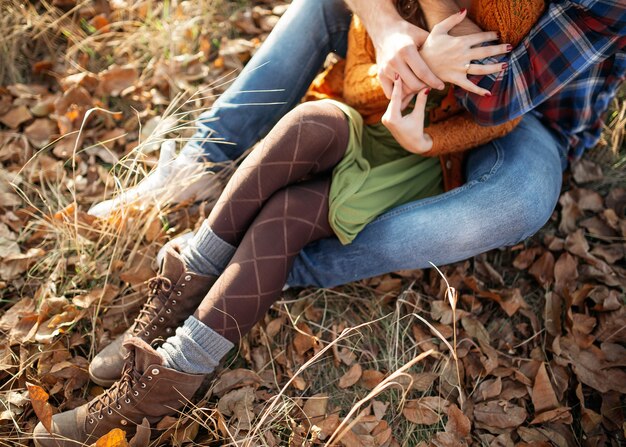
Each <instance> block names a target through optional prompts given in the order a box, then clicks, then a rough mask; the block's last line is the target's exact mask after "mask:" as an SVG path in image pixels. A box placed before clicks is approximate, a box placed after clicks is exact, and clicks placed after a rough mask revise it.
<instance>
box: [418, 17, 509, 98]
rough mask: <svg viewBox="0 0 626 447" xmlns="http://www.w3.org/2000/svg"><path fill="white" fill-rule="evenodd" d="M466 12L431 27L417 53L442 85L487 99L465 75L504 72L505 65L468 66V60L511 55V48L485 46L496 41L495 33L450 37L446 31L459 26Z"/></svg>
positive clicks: (506, 46) (482, 90) (448, 31)
mask: <svg viewBox="0 0 626 447" xmlns="http://www.w3.org/2000/svg"><path fill="white" fill-rule="evenodd" d="M466 15H467V11H465V10H462V11H461V12H457V13H454V14H452V15H451V16H450V17H448V18H446V19H445V20H443V21H442V22H440V23H438V24H437V25H435V26H434V27H433V29H432V31H431V33H430V34H429V36H428V38H427V39H426V41H425V42H424V45H423V46H422V48H421V50H420V54H421V56H422V60H423V61H424V62H426V63H427V64H428V66H429V67H432V70H433V72H434V73H435V75H436V76H438V77H439V78H440V79H442V80H443V81H445V82H450V83H452V84H455V85H458V86H459V87H461V88H463V89H465V90H467V91H468V92H472V93H476V94H478V95H482V96H485V95H487V96H488V95H490V92H489V91H488V90H485V89H483V88H480V87H478V86H477V85H476V84H474V83H473V82H471V81H470V80H468V79H467V75H468V74H472V75H487V74H492V73H498V72H499V71H502V70H504V69H506V64H484V65H482V64H472V63H471V61H472V60H479V59H484V58H487V57H492V56H496V55H499V54H504V53H507V52H509V51H511V46H510V45H506V44H502V45H487V46H482V45H483V44H485V43H487V42H493V41H495V40H497V39H498V34H497V33H495V32H491V31H489V32H479V33H475V34H470V35H467V36H460V37H453V36H451V35H450V34H449V33H450V30H452V29H453V28H454V27H455V26H457V25H458V24H459V23H461V22H462V21H463V20H464V19H465V16H466Z"/></svg>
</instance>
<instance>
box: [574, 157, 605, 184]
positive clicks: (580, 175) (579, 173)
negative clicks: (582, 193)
mask: <svg viewBox="0 0 626 447" xmlns="http://www.w3.org/2000/svg"><path fill="white" fill-rule="evenodd" d="M571 171H572V175H573V177H574V180H575V181H576V183H578V184H583V183H589V182H597V181H600V180H602V179H603V178H604V174H603V173H602V168H601V167H600V166H599V165H598V164H596V163H594V162H593V161H591V160H588V159H586V158H585V159H581V160H578V161H576V162H574V163H572V166H571Z"/></svg>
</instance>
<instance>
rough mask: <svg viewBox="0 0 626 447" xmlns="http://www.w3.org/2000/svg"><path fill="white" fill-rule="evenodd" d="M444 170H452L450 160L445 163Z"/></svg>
mask: <svg viewBox="0 0 626 447" xmlns="http://www.w3.org/2000/svg"><path fill="white" fill-rule="evenodd" d="M446 169H452V162H451V161H450V160H448V161H446Z"/></svg>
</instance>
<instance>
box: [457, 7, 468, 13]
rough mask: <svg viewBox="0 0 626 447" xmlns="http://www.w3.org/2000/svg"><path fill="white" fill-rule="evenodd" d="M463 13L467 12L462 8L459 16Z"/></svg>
mask: <svg viewBox="0 0 626 447" xmlns="http://www.w3.org/2000/svg"><path fill="white" fill-rule="evenodd" d="M465 11H467V9H465V8H462V9H461V10H460V11H459V14H463V13H465Z"/></svg>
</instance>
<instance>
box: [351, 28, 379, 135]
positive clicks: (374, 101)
mask: <svg viewBox="0 0 626 447" xmlns="http://www.w3.org/2000/svg"><path fill="white" fill-rule="evenodd" d="M343 98H344V101H345V102H346V104H348V105H349V106H351V107H354V108H355V109H356V110H357V111H358V112H359V113H360V114H361V115H363V117H364V119H365V122H366V123H373V122H376V121H379V120H380V117H381V116H382V115H383V113H384V112H385V110H386V109H387V105H388V104H389V100H388V99H387V98H386V97H385V93H384V91H383V88H382V85H381V83H380V80H379V79H378V66H377V65H376V53H375V50H374V44H373V43H372V40H371V39H370V37H369V36H368V34H367V32H366V31H365V27H364V26H363V23H362V22H361V21H360V20H359V18H358V17H356V16H354V17H353V19H352V23H351V25H350V32H349V33H348V54H347V57H346V69H345V76H344V83H343Z"/></svg>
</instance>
